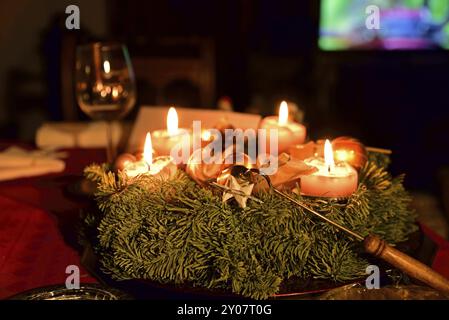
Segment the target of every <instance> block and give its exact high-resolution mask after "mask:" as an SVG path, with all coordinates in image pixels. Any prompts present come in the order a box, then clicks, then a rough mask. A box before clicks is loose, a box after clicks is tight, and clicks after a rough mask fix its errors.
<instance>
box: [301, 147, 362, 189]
mask: <svg viewBox="0 0 449 320" xmlns="http://www.w3.org/2000/svg"><path fill="white" fill-rule="evenodd" d="M304 162H305V163H306V164H308V165H310V166H314V167H316V168H317V169H318V171H317V172H315V173H313V174H311V175H308V176H303V177H302V178H301V194H303V195H305V196H313V197H326V198H344V197H349V196H351V195H352V194H353V193H354V192H355V191H356V190H357V188H358V174H357V171H356V170H355V169H354V168H353V167H352V166H350V165H349V164H348V163H346V162H341V163H338V164H335V162H334V155H333V151H332V144H331V143H330V141H329V140H327V141H326V144H325V148H324V159H323V158H310V159H307V160H305V161H304Z"/></svg>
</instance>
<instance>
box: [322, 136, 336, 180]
mask: <svg viewBox="0 0 449 320" xmlns="http://www.w3.org/2000/svg"><path fill="white" fill-rule="evenodd" d="M324 162H325V163H326V166H327V167H328V169H329V172H330V171H331V170H332V169H333V168H334V166H335V161H334V151H333V150H332V143H331V142H330V141H329V140H326V144H325V145H324Z"/></svg>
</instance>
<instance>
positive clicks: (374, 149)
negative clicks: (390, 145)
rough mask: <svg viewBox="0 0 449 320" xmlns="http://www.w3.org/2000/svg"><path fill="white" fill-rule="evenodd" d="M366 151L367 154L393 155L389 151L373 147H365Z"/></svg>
mask: <svg viewBox="0 0 449 320" xmlns="http://www.w3.org/2000/svg"><path fill="white" fill-rule="evenodd" d="M366 150H367V151H368V152H376V153H382V154H387V155H391V154H393V151H391V150H389V149H382V148H374V147H366Z"/></svg>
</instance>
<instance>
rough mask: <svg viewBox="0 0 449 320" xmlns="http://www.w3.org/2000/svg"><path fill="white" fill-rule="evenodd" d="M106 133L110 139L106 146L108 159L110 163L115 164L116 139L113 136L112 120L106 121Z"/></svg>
mask: <svg viewBox="0 0 449 320" xmlns="http://www.w3.org/2000/svg"><path fill="white" fill-rule="evenodd" d="M106 134H107V139H108V141H107V142H108V144H107V148H106V152H107V159H108V163H109V164H113V163H114V160H115V156H116V152H115V146H114V141H113V138H112V121H107V122H106Z"/></svg>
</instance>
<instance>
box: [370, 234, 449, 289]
mask: <svg viewBox="0 0 449 320" xmlns="http://www.w3.org/2000/svg"><path fill="white" fill-rule="evenodd" d="M364 247H365V251H366V252H367V253H369V254H372V255H374V256H375V257H378V258H381V259H383V260H384V261H386V262H388V263H389V264H391V265H392V266H395V267H396V268H398V269H399V270H402V271H404V272H405V273H406V274H408V275H409V276H410V277H412V278H415V279H417V280H420V281H422V282H424V283H425V284H427V285H429V286H430V287H432V288H434V289H436V290H438V291H441V292H444V293H446V294H449V280H448V279H446V278H445V277H443V276H442V275H440V274H439V273H437V272H436V271H434V270H432V269H431V268H429V267H428V266H426V265H425V264H423V263H421V262H419V261H418V260H415V259H413V258H412V257H410V256H408V255H406V254H405V253H403V252H401V251H399V250H397V249H395V248H393V247H392V246H390V245H388V244H387V243H386V242H385V241H383V240H382V239H380V238H379V237H377V236H375V235H370V236H368V237H366V239H365V240H364Z"/></svg>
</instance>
